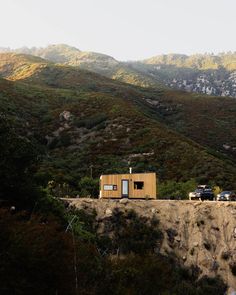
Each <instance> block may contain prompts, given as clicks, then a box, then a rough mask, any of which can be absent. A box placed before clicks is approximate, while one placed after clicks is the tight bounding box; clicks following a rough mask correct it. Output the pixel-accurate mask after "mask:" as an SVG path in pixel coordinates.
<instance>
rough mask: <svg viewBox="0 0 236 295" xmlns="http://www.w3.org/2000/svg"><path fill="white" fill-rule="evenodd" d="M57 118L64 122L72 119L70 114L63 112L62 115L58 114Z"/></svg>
mask: <svg viewBox="0 0 236 295" xmlns="http://www.w3.org/2000/svg"><path fill="white" fill-rule="evenodd" d="M59 118H60V120H61V121H62V120H63V119H64V120H66V121H69V120H71V118H72V115H71V112H69V111H63V112H62V113H60V115H59Z"/></svg>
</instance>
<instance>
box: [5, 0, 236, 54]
mask: <svg viewBox="0 0 236 295" xmlns="http://www.w3.org/2000/svg"><path fill="white" fill-rule="evenodd" d="M235 32H236V0H116V1H115V0H40V1H39V0H0V36H1V39H0V40H1V42H0V47H8V46H10V47H13V48H16V47H22V46H30V47H31V46H46V45H48V44H56V43H66V44H69V45H72V46H75V47H78V48H79V49H81V50H86V51H96V52H101V53H106V54H109V55H112V56H114V57H115V58H117V59H119V60H130V59H132V60H134V59H142V58H146V57H150V56H153V55H156V54H162V53H173V52H174V53H187V54H191V53H198V52H214V53H217V52H221V51H230V50H231V51H236V33H235Z"/></svg>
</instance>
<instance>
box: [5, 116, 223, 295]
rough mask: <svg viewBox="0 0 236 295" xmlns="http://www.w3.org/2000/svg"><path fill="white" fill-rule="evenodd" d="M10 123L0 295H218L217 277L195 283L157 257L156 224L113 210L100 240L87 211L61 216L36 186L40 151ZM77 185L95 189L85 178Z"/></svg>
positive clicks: (189, 272)
mask: <svg viewBox="0 0 236 295" xmlns="http://www.w3.org/2000/svg"><path fill="white" fill-rule="evenodd" d="M18 124H19V122H17V120H16V122H13V121H9V120H7V119H6V118H5V117H4V116H3V117H1V129H0V130H1V136H2V137H1V141H2V142H5V143H7V144H8V145H4V144H2V146H1V151H2V153H1V154H0V164H1V167H0V168H1V171H4V174H3V173H2V174H1V183H3V184H4V186H3V187H2V188H1V203H0V239H1V243H0V257H1V267H0V277H1V284H0V293H1V294H3V295H7V294H25V295H28V294H29V295H30V294H35V295H43V294H48V295H51V294H52V295H53V294H62V295H64V294H67V295H68V294H69V295H70V294H71V295H78V294H82V295H83V294H84V295H85V294H111V293H112V294H117V295H121V294H127V295H128V294H140V295H145V294H157V293H158V294H163V295H164V294H176V295H178V294H179V295H180V294H183V292H185V294H190V295H192V294H193V295H202V294H206V293H207V294H215V293H216V292H217V294H224V293H225V290H226V286H225V284H224V283H223V281H222V280H221V279H220V278H218V277H217V278H211V279H210V278H207V277H204V278H202V279H200V280H198V274H199V273H198V271H197V270H194V269H191V268H190V269H187V268H183V267H182V266H181V265H180V264H179V263H178V262H177V260H176V259H175V258H174V257H172V258H170V257H164V256H162V255H161V254H160V253H159V248H160V244H161V242H162V238H163V234H162V233H161V231H160V229H159V227H158V220H156V219H154V218H153V219H147V218H144V217H140V216H138V215H137V214H136V213H135V212H134V211H129V210H128V211H126V212H120V211H118V210H114V211H113V214H112V216H111V217H109V218H107V220H106V221H105V223H104V226H105V229H106V231H105V232H104V233H103V234H101V233H99V231H98V230H97V229H98V222H99V221H98V220H97V219H96V211H95V210H94V211H92V212H91V213H89V214H88V213H86V212H85V211H84V210H80V211H78V210H75V209H73V208H69V209H67V210H66V209H65V207H64V206H63V205H62V203H61V202H60V201H58V199H55V198H54V197H53V196H52V195H51V193H55V191H54V189H55V184H54V183H52V182H50V183H49V185H48V187H47V188H46V189H42V188H40V187H39V186H37V185H36V183H35V180H36V179H35V177H34V175H35V172H36V168H37V167H40V165H41V164H40V162H39V161H38V159H39V155H40V150H35V148H34V144H33V143H32V142H33V141H30V140H29V139H26V138H25V137H24V135H19V134H18V133H16V131H18V132H19V130H20V129H19V126H18ZM21 131H22V132H23V131H24V130H21ZM32 140H34V139H33V138H32ZM33 167H35V169H32V168H33ZM2 169H3V170H2ZM14 172H15V173H14ZM29 183H30V185H29ZM79 185H80V186H81V188H82V189H87V190H88V191H89V190H90V189H93V187H94V186H95V184H94V182H93V179H91V178H88V177H87V178H85V177H84V178H82V179H81V180H80V183H79ZM17 189H18V191H17ZM26 189H27V190H26ZM63 189H65V190H67V189H68V187H66V186H65V187H64V188H63ZM35 192H37V194H35ZM114 254H115V255H114Z"/></svg>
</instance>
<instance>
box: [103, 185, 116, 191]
mask: <svg viewBox="0 0 236 295" xmlns="http://www.w3.org/2000/svg"><path fill="white" fill-rule="evenodd" d="M103 189H104V191H113V190H116V189H114V185H113V184H104V186H103Z"/></svg>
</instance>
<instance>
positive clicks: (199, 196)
mask: <svg viewBox="0 0 236 295" xmlns="http://www.w3.org/2000/svg"><path fill="white" fill-rule="evenodd" d="M214 199H215V196H214V193H213V191H212V188H211V187H210V186H209V185H198V186H197V188H196V190H195V191H194V192H190V193H189V200H197V201H205V200H209V201H213V200H214Z"/></svg>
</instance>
